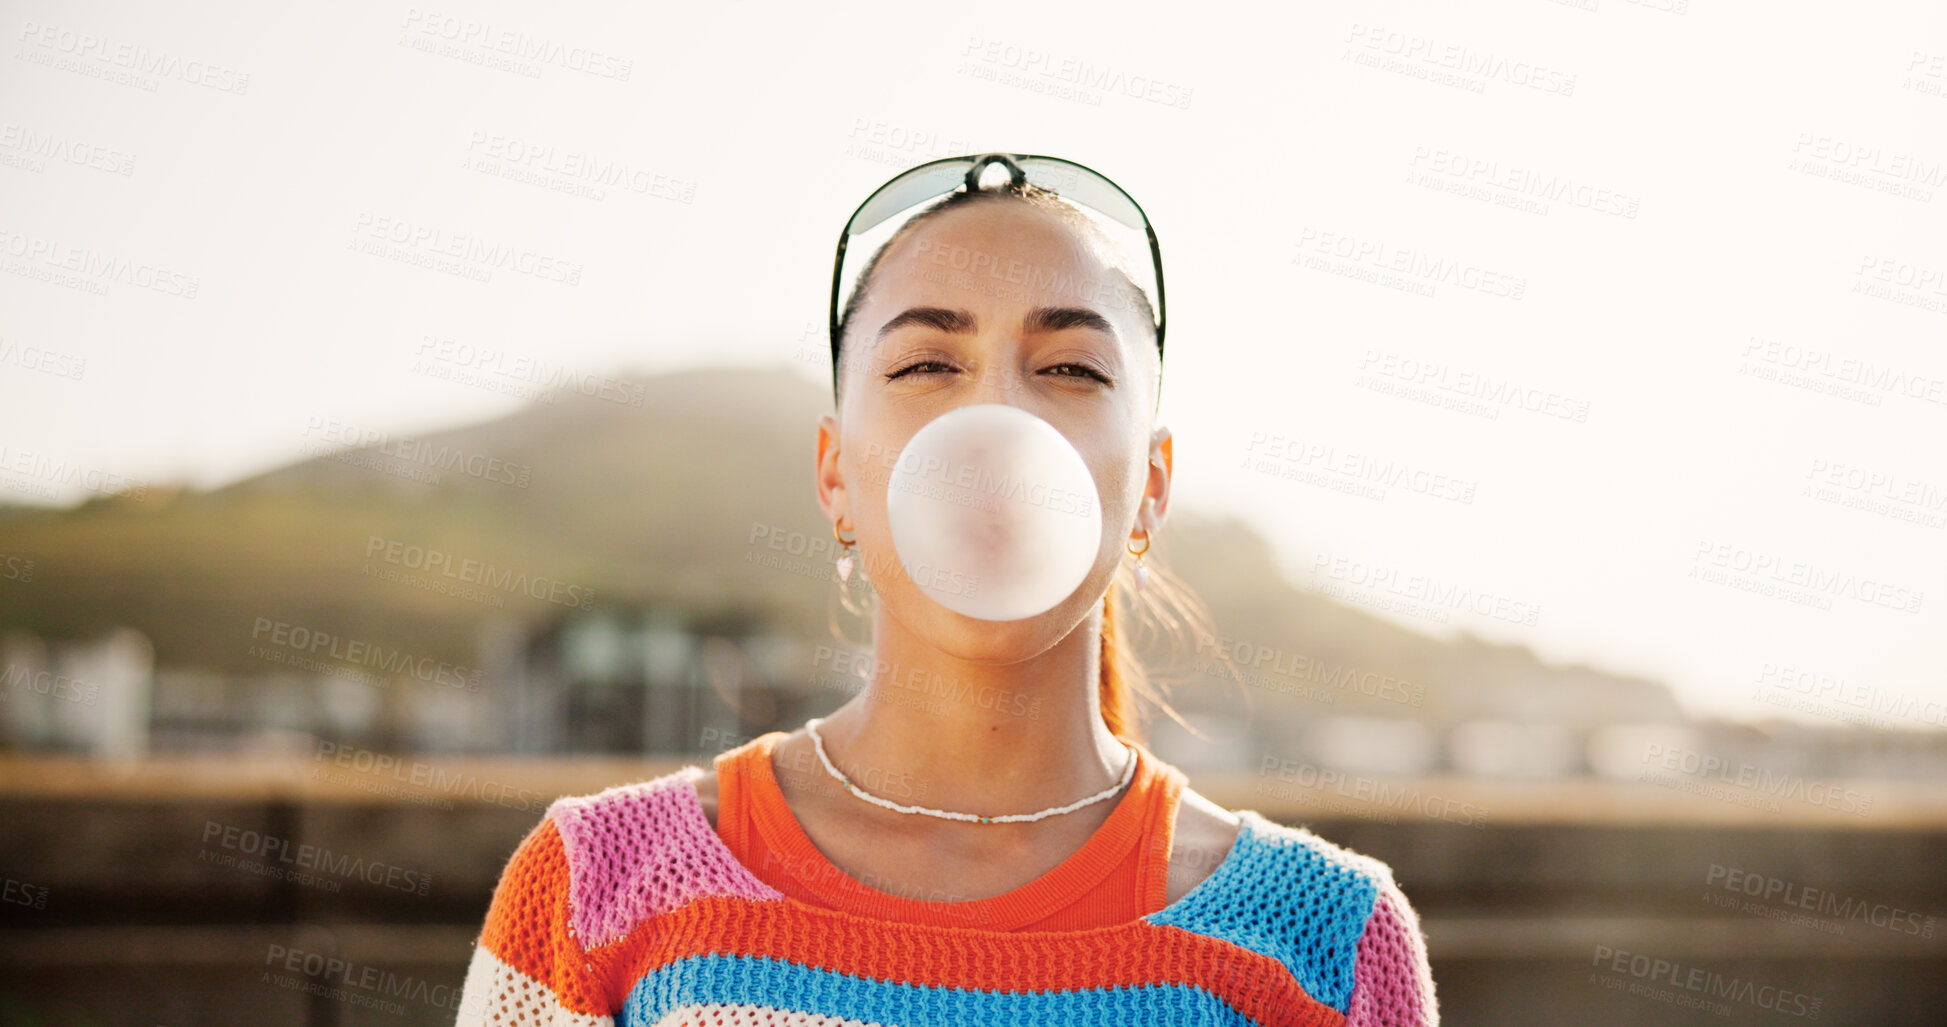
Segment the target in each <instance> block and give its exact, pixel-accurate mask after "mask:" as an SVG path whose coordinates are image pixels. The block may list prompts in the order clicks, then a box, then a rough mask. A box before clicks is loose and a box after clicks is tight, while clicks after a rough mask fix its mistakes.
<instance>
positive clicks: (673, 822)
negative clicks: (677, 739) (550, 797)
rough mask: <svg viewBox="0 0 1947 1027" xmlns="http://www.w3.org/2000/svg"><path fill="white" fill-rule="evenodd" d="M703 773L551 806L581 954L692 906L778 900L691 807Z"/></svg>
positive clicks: (688, 770) (698, 808) (680, 773)
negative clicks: (713, 900) (717, 900)
mask: <svg viewBox="0 0 1947 1027" xmlns="http://www.w3.org/2000/svg"><path fill="white" fill-rule="evenodd" d="M702 776H703V770H702V768H700V767H696V766H688V767H684V768H682V769H681V770H676V771H672V772H670V773H668V774H664V775H663V776H662V777H658V778H654V779H651V780H648V781H640V782H637V783H634V784H626V785H617V786H615V787H613V788H609V789H606V790H604V791H601V792H597V793H595V794H594V795H582V796H569V797H565V798H561V799H556V800H555V801H554V803H553V804H552V805H550V806H549V807H548V816H550V817H552V818H554V822H555V827H556V828H557V829H558V830H559V831H560V832H561V840H562V843H563V845H564V846H565V847H566V849H567V852H568V902H569V907H570V908H569V920H568V927H569V930H570V931H571V932H573V934H574V936H575V938H576V940H577V941H579V942H580V943H581V946H582V948H583V949H584V950H586V949H593V948H596V947H598V946H601V945H607V944H609V943H611V942H614V941H618V940H620V939H621V938H622V937H623V936H625V935H627V934H628V933H629V931H630V930H631V929H633V928H634V927H635V926H636V925H637V924H639V923H641V922H642V921H644V920H646V919H648V918H649V917H652V916H656V915H657V914H660V913H666V912H668V911H670V910H672V909H675V908H677V907H678V906H681V905H683V904H684V903H686V902H689V901H690V900H692V899H697V898H704V897H709V896H732V897H736V898H746V899H756V900H762V899H781V898H783V897H784V895H783V893H782V892H779V891H778V890H776V889H775V888H772V887H771V886H770V885H767V884H765V883H764V882H762V881H759V880H758V879H757V878H756V877H755V876H753V875H752V874H751V872H750V871H749V870H748V869H746V868H745V867H744V865H743V864H741V863H739V862H737V860H736V858H735V857H733V856H732V855H731V854H730V850H729V849H728V848H726V847H724V844H723V841H722V839H720V838H718V837H717V834H716V832H715V831H714V830H712V829H711V827H710V821H709V819H708V817H706V816H705V815H704V812H703V807H702V805H701V803H699V802H698V800H697V797H696V780H697V778H700V777H702Z"/></svg>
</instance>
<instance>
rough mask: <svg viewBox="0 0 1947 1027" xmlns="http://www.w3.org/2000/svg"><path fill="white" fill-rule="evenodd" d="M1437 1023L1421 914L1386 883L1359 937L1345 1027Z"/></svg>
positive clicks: (1413, 1026) (1423, 1026)
mask: <svg viewBox="0 0 1947 1027" xmlns="http://www.w3.org/2000/svg"><path fill="white" fill-rule="evenodd" d="M1439 1022H1440V1010H1439V1005H1438V1003H1437V1001H1436V1000H1435V998H1434V995H1433V975H1432V973H1431V972H1430V971H1429V969H1428V967H1427V959H1426V939H1425V938H1423V937H1422V936H1421V935H1420V919H1419V916H1418V914H1416V913H1414V912H1413V907H1412V906H1411V905H1409V904H1408V903H1407V901H1406V896H1405V895H1403V894H1401V892H1400V890H1399V887H1398V886H1397V885H1395V884H1393V882H1392V881H1391V880H1390V879H1386V880H1382V882H1381V886H1380V888H1379V894H1378V896H1377V897H1376V898H1375V899H1374V901H1373V905H1372V915H1371V916H1369V917H1367V918H1366V929H1365V933H1363V934H1361V935H1360V936H1359V958H1358V962H1357V963H1355V964H1354V966H1353V970H1352V1002H1351V1005H1350V1006H1349V1007H1348V1008H1347V1009H1346V1014H1345V1027H1433V1025H1435V1024H1438V1023H1439Z"/></svg>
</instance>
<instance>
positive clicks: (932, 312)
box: [877, 307, 1117, 339]
mask: <svg viewBox="0 0 1947 1027" xmlns="http://www.w3.org/2000/svg"><path fill="white" fill-rule="evenodd" d="M979 323H980V321H979V319H978V318H976V317H974V316H973V315H972V314H971V313H968V312H967V311H964V310H948V309H947V308H945V307H908V308H906V309H905V310H902V311H900V312H899V313H898V314H897V315H895V316H894V317H893V318H892V320H890V321H887V322H886V323H885V324H884V325H882V326H880V328H879V333H878V336H877V338H878V339H884V338H885V337H886V336H888V335H891V334H892V333H893V332H896V331H898V330H899V329H901V328H904V327H906V326H908V325H924V326H925V327H928V328H935V329H938V330H940V331H942V332H947V333H950V334H954V335H960V334H965V333H967V332H971V331H973V330H974V329H975V328H976V327H978V325H979ZM1021 327H1022V328H1023V329H1024V330H1026V331H1030V332H1059V331H1062V330H1064V329H1068V328H1090V329H1094V330H1095V331H1098V332H1101V333H1103V334H1104V335H1107V336H1108V337H1110V338H1112V339H1113V338H1117V335H1116V331H1115V326H1114V325H1112V324H1110V323H1109V319H1108V318H1106V317H1103V316H1102V315H1101V314H1099V313H1097V312H1095V311H1093V310H1089V309H1088V308H1086V307H1036V308H1034V309H1033V310H1030V311H1028V315H1027V317H1025V318H1022V319H1021Z"/></svg>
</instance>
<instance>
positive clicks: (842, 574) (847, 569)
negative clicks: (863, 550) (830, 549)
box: [832, 521, 858, 583]
mask: <svg viewBox="0 0 1947 1027" xmlns="http://www.w3.org/2000/svg"><path fill="white" fill-rule="evenodd" d="M832 537H833V538H835V539H837V540H838V544H839V545H840V546H841V547H843V553H844V555H842V556H840V557H839V558H838V561H837V567H838V580H839V581H840V582H841V583H843V582H847V581H850V580H852V566H853V564H852V547H853V546H855V545H857V544H858V536H857V535H853V536H852V537H851V538H850V539H847V538H846V537H845V536H843V535H840V534H839V533H838V522H837V521H833V522H832Z"/></svg>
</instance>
